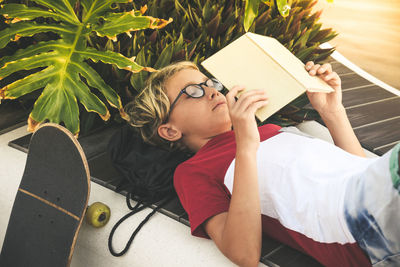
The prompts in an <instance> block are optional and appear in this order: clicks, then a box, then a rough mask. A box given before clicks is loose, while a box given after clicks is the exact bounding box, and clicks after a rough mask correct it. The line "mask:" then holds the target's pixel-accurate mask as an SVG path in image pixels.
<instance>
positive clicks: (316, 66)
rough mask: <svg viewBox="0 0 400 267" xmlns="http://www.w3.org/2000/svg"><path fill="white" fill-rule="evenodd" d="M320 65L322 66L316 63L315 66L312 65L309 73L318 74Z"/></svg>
mask: <svg viewBox="0 0 400 267" xmlns="http://www.w3.org/2000/svg"><path fill="white" fill-rule="evenodd" d="M319 67H321V65H319V64H315V65H314V66H312V68H311V69H309V70H308V73H309V74H310V75H315V74H317V70H318V69H319Z"/></svg>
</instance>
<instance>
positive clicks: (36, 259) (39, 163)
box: [0, 123, 90, 267]
mask: <svg viewBox="0 0 400 267" xmlns="http://www.w3.org/2000/svg"><path fill="white" fill-rule="evenodd" d="M89 192H90V174H89V168H88V163H87V161H86V157H85V154H84V152H83V150H82V148H81V146H80V145H79V143H78V141H77V140H76V138H75V137H74V136H73V135H72V134H71V133H70V132H69V131H68V130H66V129H65V128H64V127H62V126H59V125H57V124H52V123H47V124H43V125H42V126H40V127H39V129H38V130H37V131H36V132H35V133H34V134H33V136H32V138H31V142H30V145H29V151H28V156H27V161H26V165H25V170H24V174H23V176H22V180H21V184H20V186H19V188H18V191H17V195H16V197H15V201H14V206H13V208H12V211H11V216H10V220H9V223H8V227H7V232H6V235H5V239H4V243H3V247H2V251H1V255H0V266H1V267H10V266H13V267H36V266H37V267H39V266H40V267H58V266H69V264H70V262H71V258H72V253H73V251H74V246H75V243H76V239H77V236H78V232H79V229H80V227H81V225H82V221H83V218H84V215H85V212H86V208H87V204H88V198H89Z"/></svg>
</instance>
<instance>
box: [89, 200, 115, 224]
mask: <svg viewBox="0 0 400 267" xmlns="http://www.w3.org/2000/svg"><path fill="white" fill-rule="evenodd" d="M110 216H111V210H110V208H109V207H108V206H107V205H106V204H104V203H101V202H94V203H93V204H92V205H90V206H89V207H88V209H87V211H86V221H87V223H88V224H90V225H92V226H93V227H96V228H98V227H102V226H104V225H106V224H107V222H108V220H110Z"/></svg>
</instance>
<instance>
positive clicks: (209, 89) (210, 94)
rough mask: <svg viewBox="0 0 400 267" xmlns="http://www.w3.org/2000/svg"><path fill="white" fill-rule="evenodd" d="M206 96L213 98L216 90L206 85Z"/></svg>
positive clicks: (216, 92)
mask: <svg viewBox="0 0 400 267" xmlns="http://www.w3.org/2000/svg"><path fill="white" fill-rule="evenodd" d="M207 89H208V90H207V91H209V92H208V97H209V99H213V98H214V97H215V96H217V95H218V91H217V90H216V89H215V88H214V87H207Z"/></svg>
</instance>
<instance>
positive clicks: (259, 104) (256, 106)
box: [247, 100, 268, 114]
mask: <svg viewBox="0 0 400 267" xmlns="http://www.w3.org/2000/svg"><path fill="white" fill-rule="evenodd" d="M267 104H268V100H260V101H257V102H254V103H251V105H250V106H249V107H248V108H247V111H248V112H250V113H252V114H254V113H256V111H257V110H258V109H259V108H262V107H264V106H266V105H267Z"/></svg>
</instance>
